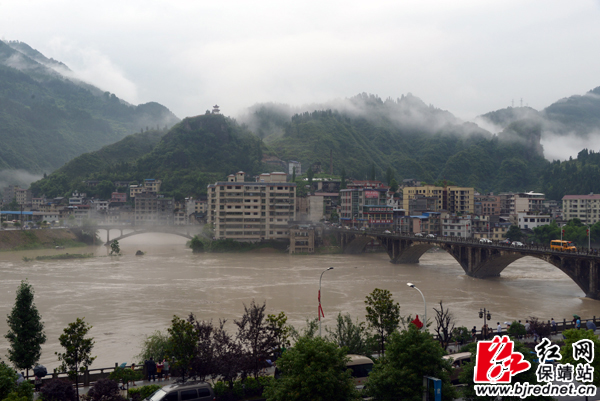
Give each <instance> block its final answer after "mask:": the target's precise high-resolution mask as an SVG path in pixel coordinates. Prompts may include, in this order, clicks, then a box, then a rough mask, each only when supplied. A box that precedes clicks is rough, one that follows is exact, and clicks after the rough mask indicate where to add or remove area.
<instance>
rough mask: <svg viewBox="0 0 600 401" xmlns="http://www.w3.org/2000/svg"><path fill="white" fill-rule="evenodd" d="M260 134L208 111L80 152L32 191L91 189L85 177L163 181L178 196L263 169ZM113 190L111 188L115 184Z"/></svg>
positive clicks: (61, 192) (168, 191) (167, 190)
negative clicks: (159, 129) (166, 128)
mask: <svg viewBox="0 0 600 401" xmlns="http://www.w3.org/2000/svg"><path fill="white" fill-rule="evenodd" d="M163 134H164V135H163ZM263 148H264V145H263V144H262V143H261V141H260V139H259V138H257V137H256V136H255V135H253V134H252V133H250V132H249V131H248V130H246V129H244V128H242V127H240V126H239V125H238V124H236V123H235V121H233V120H231V119H229V118H226V117H224V116H222V115H216V114H207V115H202V116H197V117H191V118H186V119H184V120H183V121H181V122H180V123H179V124H177V125H175V126H174V127H173V128H172V129H171V130H170V131H169V132H168V133H166V134H165V133H164V132H157V131H150V132H144V133H143V134H136V135H133V136H130V137H127V138H125V139H124V140H122V141H120V142H118V143H115V144H113V145H110V146H107V147H105V148H103V149H102V150H100V151H98V152H93V153H89V154H85V155H82V156H79V157H78V158H76V159H74V160H73V161H71V162H69V163H67V164H66V165H65V166H64V167H62V168H61V169H59V170H58V171H56V172H54V173H53V174H51V175H50V176H48V177H47V178H45V179H42V180H40V181H38V182H35V183H33V184H32V186H31V189H32V190H33V192H34V194H35V195H38V196H39V195H42V194H44V195H46V196H64V195H67V194H69V193H70V192H71V191H73V190H74V189H78V190H81V191H83V192H87V193H89V194H93V193H94V190H93V189H90V188H87V187H86V186H85V184H84V183H83V181H84V180H92V179H93V180H99V181H106V182H105V183H104V184H103V185H102V188H103V191H105V192H106V193H110V192H108V190H107V189H105V188H104V187H107V186H108V185H111V184H110V183H111V182H113V181H121V180H129V181H138V182H140V181H142V180H143V179H145V178H156V179H160V180H162V181H163V185H162V188H161V192H163V193H165V194H167V195H171V196H174V197H176V198H178V199H180V198H183V197H184V196H189V195H195V196H198V195H201V194H205V193H206V186H207V185H208V184H209V183H213V182H215V181H217V180H221V181H223V180H225V177H226V176H227V175H229V174H231V173H233V172H236V171H238V170H244V171H246V172H247V173H249V174H257V173H261V172H262V165H261V160H262V152H263ZM113 189H114V188H113Z"/></svg>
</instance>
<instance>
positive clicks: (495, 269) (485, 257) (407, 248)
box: [342, 233, 600, 300]
mask: <svg viewBox="0 0 600 401" xmlns="http://www.w3.org/2000/svg"><path fill="white" fill-rule="evenodd" d="M342 235H343V236H344V238H345V240H344V241H342V244H343V245H345V246H344V252H345V253H360V252H362V249H363V248H364V246H365V245H366V244H367V243H368V242H369V241H370V239H372V238H377V239H378V240H379V241H380V243H381V244H382V246H383V247H384V248H385V249H386V251H387V253H388V255H389V257H390V262H392V263H419V259H420V257H421V256H422V255H423V254H424V253H425V252H427V251H428V250H429V249H431V248H433V247H434V246H438V247H439V248H441V249H443V250H445V251H446V252H448V253H449V254H450V255H452V257H454V259H455V260H456V261H457V262H458V263H459V264H460V266H461V267H462V268H463V270H464V271H465V273H466V274H467V275H469V276H471V277H476V278H487V277H494V276H499V275H500V273H501V272H502V271H503V270H504V269H506V267H508V266H509V265H510V264H512V263H513V262H515V261H517V260H519V259H521V258H524V257H526V256H531V257H534V258H537V259H540V260H543V261H545V262H548V263H550V264H551V265H553V266H554V267H556V268H558V269H559V270H560V271H562V272H563V273H565V274H566V275H567V276H568V277H569V278H570V279H571V280H573V281H574V282H575V283H576V284H577V285H578V286H579V288H581V289H582V290H583V292H584V293H585V294H586V297H588V298H592V299H598V300H600V258H599V257H598V256H595V255H588V254H583V253H565V252H555V251H551V250H549V249H544V248H536V247H532V248H514V247H507V246H499V245H498V244H495V245H488V244H480V243H477V242H473V241H468V240H467V241H466V240H465V239H462V238H454V239H446V238H444V239H441V238H424V237H420V238H419V237H414V236H401V235H394V234H382V233H376V234H375V233H363V234H361V235H358V234H350V233H342ZM359 237H364V238H365V239H362V240H361V239H359ZM367 238H368V239H367ZM350 246H351V247H352V251H351V252H348V251H347V250H346V248H349V247H350Z"/></svg>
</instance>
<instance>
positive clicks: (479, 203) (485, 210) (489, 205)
mask: <svg viewBox="0 0 600 401" xmlns="http://www.w3.org/2000/svg"><path fill="white" fill-rule="evenodd" d="M474 201H475V214H476V215H479V216H500V211H501V209H502V205H501V202H500V195H494V194H493V193H492V194H489V195H475V197H474Z"/></svg>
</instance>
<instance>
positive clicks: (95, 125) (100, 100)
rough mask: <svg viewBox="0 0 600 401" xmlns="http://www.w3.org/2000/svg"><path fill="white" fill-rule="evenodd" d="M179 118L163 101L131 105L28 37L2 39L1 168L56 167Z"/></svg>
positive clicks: (42, 169) (37, 169) (33, 170)
mask: <svg viewBox="0 0 600 401" xmlns="http://www.w3.org/2000/svg"><path fill="white" fill-rule="evenodd" d="M178 121H179V119H178V118H177V117H176V116H175V115H174V114H173V113H171V112H170V111H169V110H168V109H167V108H166V107H164V106H162V105H160V104H158V103H154V102H150V103H146V104H142V105H138V106H134V105H130V104H128V103H126V102H124V101H122V100H121V99H119V98H118V97H117V96H116V95H115V94H111V93H109V92H105V91H102V90H101V89H99V88H96V87H94V86H93V85H91V84H88V83H85V82H82V81H80V80H78V79H77V78H76V77H75V75H74V74H73V72H72V71H71V70H70V69H69V68H68V67H67V66H66V65H64V64H63V63H61V62H59V61H56V60H53V59H49V58H47V57H46V56H44V55H43V54H41V53H40V52H38V51H37V50H35V49H33V48H31V47H30V46H29V45H27V44H25V43H23V42H3V41H0V143H2V146H0V171H1V170H17V169H20V170H23V171H26V172H29V173H34V174H41V173H43V172H51V171H53V170H55V169H57V168H59V167H60V166H62V165H63V164H64V163H66V162H67V161H69V160H71V159H73V158H74V157H76V156H78V155H80V154H82V153H85V152H89V151H92V150H96V149H100V148H101V147H102V146H104V145H107V144H111V143H114V142H116V141H118V140H120V139H122V138H124V137H125V136H127V135H129V134H133V133H135V132H140V130H141V129H147V128H148V127H153V128H156V127H159V128H160V129H163V128H165V127H167V128H169V127H171V126H172V125H173V124H175V123H176V122H178ZM9 184H10V183H9Z"/></svg>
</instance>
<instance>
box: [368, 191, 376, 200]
mask: <svg viewBox="0 0 600 401" xmlns="http://www.w3.org/2000/svg"><path fill="white" fill-rule="evenodd" d="M365 198H369V199H371V198H379V192H377V191H365Z"/></svg>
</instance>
